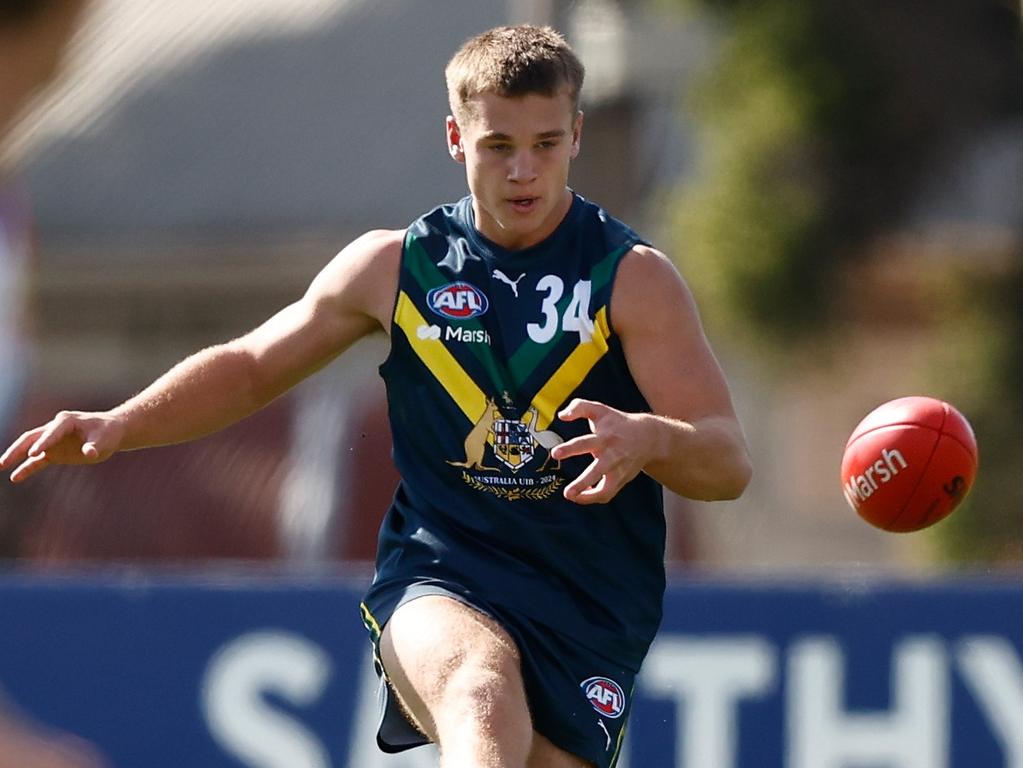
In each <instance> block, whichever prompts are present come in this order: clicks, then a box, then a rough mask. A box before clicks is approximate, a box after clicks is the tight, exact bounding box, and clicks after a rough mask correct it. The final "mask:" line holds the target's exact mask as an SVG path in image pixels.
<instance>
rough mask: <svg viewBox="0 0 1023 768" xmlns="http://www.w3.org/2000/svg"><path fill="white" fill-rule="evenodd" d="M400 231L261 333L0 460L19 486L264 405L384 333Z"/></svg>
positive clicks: (353, 254)
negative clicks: (46, 472)
mask: <svg viewBox="0 0 1023 768" xmlns="http://www.w3.org/2000/svg"><path fill="white" fill-rule="evenodd" d="M402 237H403V233H402V232H400V231H393V232H392V231H376V232H370V233H368V234H366V235H364V236H362V237H361V238H359V239H358V240H356V241H354V242H353V243H352V244H350V245H349V246H348V247H346V248H345V249H344V250H343V251H341V253H339V254H338V255H337V256H336V257H335V258H334V259H333V260H332V261H331V262H330V263H329V264H328V265H327V266H326V267H324V269H323V270H322V271H321V272H320V274H318V275H317V276H316V278H315V279H314V280H313V282H312V284H311V285H310V286H309V289H308V290H307V291H306V293H305V295H304V296H303V297H302V298H301V299H299V300H298V301H296V302H295V303H293V304H291V305H289V306H287V307H285V308H284V309H282V310H281V311H279V312H278V313H277V314H275V315H274V316H273V317H271V318H270V319H269V320H267V321H266V322H265V323H263V324H262V325H260V326H259V327H258V328H256V329H255V330H253V331H251V332H249V333H247V334H245V335H244V336H241V337H239V338H237V339H234V340H233V341H229V342H226V343H224V344H219V345H217V346H213V347H209V348H208V349H204V350H202V351H200V352H197V353H196V354H194V355H192V356H190V357H188V358H186V359H185V360H183V361H182V362H180V363H178V364H177V365H176V366H174V367H173V368H172V369H171V370H169V371H168V372H167V373H165V374H164V375H163V376H161V377H160V378H158V379H157V380H156V381H155V382H153V383H152V384H150V385H149V386H148V387H146V388H145V389H144V390H143V391H142V392H140V393H139V394H137V395H135V396H134V397H132V398H130V399H129V400H127V401H125V402H124V403H122V404H121V405H119V406H117V407H116V408H113V409H111V410H109V411H103V412H95V413H86V412H80V411H62V412H60V413H58V414H57V415H56V416H55V417H54V418H53V419H52V420H50V421H49V422H48V423H46V424H43V425H41V426H39V427H36V428H35V429H31V430H29V431H27V432H25V433H24V434H23V435H21V437H19V438H18V439H17V440H15V441H14V442H13V443H12V444H11V446H10V447H9V448H8V449H7V450H6V451H5V452H4V453H3V455H2V456H0V471H6V470H13V471H12V472H11V481H12V482H21V481H22V480H25V479H27V478H28V477H31V476H32V475H33V474H35V473H36V472H39V471H40V470H42V469H43V468H45V467H47V466H49V465H51V464H94V463H97V462H100V461H103V460H105V459H107V458H109V457H110V456H111V455H112V454H114V453H116V452H117V451H126V450H133V449H136V448H145V447H149V446H156V445H167V444H171V443H180V442H185V441H187V440H193V439H195V438H198V437H202V436H204V435H207V434H210V433H212V432H215V431H217V430H219V429H222V428H224V427H226V426H228V425H230V424H233V423H234V422H236V421H238V420H240V419H242V418H244V417H245V416H248V415H249V414H251V413H253V412H255V411H256V410H258V409H260V408H262V407H263V406H265V405H266V404H268V403H269V402H271V401H272V400H273V399H275V398H276V397H278V396H279V395H281V394H283V393H284V392H286V391H287V390H288V389H290V388H291V387H292V386H294V385H295V384H297V383H298V382H299V381H301V380H302V379H304V378H306V377H307V376H309V375H310V374H312V373H314V372H315V371H317V370H319V369H320V368H322V367H323V366H324V365H326V364H327V363H328V362H329V361H330V360H332V359H333V358H334V357H336V356H337V355H339V354H340V353H341V352H343V351H344V350H345V349H347V348H348V347H349V346H350V345H351V344H352V343H354V342H355V341H356V340H358V339H359V338H361V337H363V336H366V335H368V334H369V333H372V332H373V331H374V330H379V329H380V328H381V327H383V328H386V327H387V319H388V317H389V315H390V310H391V307H392V305H393V301H394V293H395V286H396V285H397V270H398V263H399V260H400V254H401V242H402Z"/></svg>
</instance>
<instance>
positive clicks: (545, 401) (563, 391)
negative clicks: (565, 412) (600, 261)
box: [532, 307, 611, 429]
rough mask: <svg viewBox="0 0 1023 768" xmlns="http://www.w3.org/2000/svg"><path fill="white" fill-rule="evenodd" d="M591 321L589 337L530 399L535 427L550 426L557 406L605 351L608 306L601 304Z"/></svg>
mask: <svg viewBox="0 0 1023 768" xmlns="http://www.w3.org/2000/svg"><path fill="white" fill-rule="evenodd" d="M594 320H595V322H594V323H593V336H592V338H591V339H589V340H588V341H580V342H579V346H577V347H576V348H575V349H574V350H572V353H571V354H570V355H569V356H568V357H566V358H565V362H563V363H562V364H561V367H559V368H558V370H556V371H555V372H554V375H553V376H551V377H550V378H549V379H548V380H547V383H546V384H544V385H543V387H541V389H540V391H539V392H537V393H536V397H534V398H533V402H532V405H533V407H535V408H536V411H537V420H536V424H535V425H534V428H535V429H547V427H548V426H550V423H551V422H552V421H554V417H555V415H556V414H557V408H558V407H559V406H560V405H561V404H562V403H563V402H565V400H566V399H567V398H568V396H569V395H571V394H572V392H574V391H575V389H576V387H578V386H579V385H580V384H582V383H583V379H585V378H586V376H587V375H588V374H589V372H590V371H591V370H593V366H595V365H596V364H597V362H598V361H599V360H600V358H602V357H603V356H604V355H605V354H606V353H607V350H608V346H607V340H608V339H609V338H611V326H610V325H608V322H607V307H601V308H600V310H599V311H598V312H597V315H596V317H595V318H594Z"/></svg>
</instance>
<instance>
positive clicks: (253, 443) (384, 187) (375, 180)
mask: <svg viewBox="0 0 1023 768" xmlns="http://www.w3.org/2000/svg"><path fill="white" fill-rule="evenodd" d="M512 21H534V22H540V23H552V24H555V25H557V26H558V27H560V28H562V29H565V30H566V31H567V33H568V34H569V36H570V37H571V38H572V39H573V42H574V43H575V44H576V45H577V46H578V47H579V50H580V53H581V54H582V56H583V58H584V59H585V61H586V63H587V65H588V66H589V68H590V77H589V85H588V90H587V93H586V94H585V98H586V102H587V103H586V109H587V123H586V135H585V140H584V142H585V147H586V150H585V151H584V153H583V159H581V160H580V162H579V163H578V165H577V167H576V170H575V176H574V179H573V181H574V183H575V185H576V186H577V187H578V188H579V189H580V190H582V191H583V192H584V193H585V194H587V195H588V196H590V197H593V198H594V199H597V200H599V201H600V202H602V203H603V204H604V205H605V206H606V207H608V208H609V209H610V210H612V211H613V212H615V213H616V214H617V215H620V216H622V217H624V218H628V219H630V220H633V221H635V220H636V219H639V218H641V217H642V216H643V214H644V212H645V205H644V202H645V200H646V199H647V198H648V197H649V196H650V195H651V194H652V193H653V192H654V191H655V190H657V189H658V188H659V187H660V186H661V185H662V184H664V183H667V182H669V181H670V180H671V179H672V178H673V175H674V173H675V172H676V171H677V168H678V166H679V162H680V160H679V158H680V154H679V152H678V147H677V146H672V142H673V141H676V137H675V131H676V125H675V121H674V112H673V109H672V105H671V102H670V99H667V100H666V99H665V97H666V96H670V94H671V93H672V91H673V90H674V85H675V83H676V82H677V79H678V76H679V73H680V72H681V71H682V70H684V68H685V67H686V66H688V65H691V64H692V63H693V62H694V61H695V58H694V56H695V55H696V54H697V53H698V51H699V48H698V47H696V46H695V42H699V41H700V40H702V39H703V38H702V37H701V36H696V37H694V38H693V40H694V45H693V46H689V47H688V48H687V50H689V51H690V56H689V57H688V58H687V57H678V56H675V55H673V54H672V50H673V47H672V46H669V45H665V46H662V50H663V52H664V53H663V55H661V56H655V55H654V56H652V55H649V53H650V51H647V55H644V56H642V57H635V56H628V55H627V51H628V50H629V49H630V48H632V49H634V50H635V49H636V46H635V43H636V39H637V37H639V36H641V35H646V36H649V35H656V36H658V37H660V38H662V39H663V38H664V36H665V35H666V34H667V35H671V34H673V33H674V34H675V35H676V37H677V36H678V35H679V34H690V33H689V31H688V30H687V29H686V28H684V27H683V26H682V25H681V24H679V23H677V22H676V23H674V24H673V25H668V26H666V25H665V23H664V21H663V20H659V19H657V18H650V17H647V16H643V15H635V17H634V18H632V19H630V18H629V17H627V16H626V14H625V12H624V11H623V10H622V9H620V8H619V7H618V6H617V4H615V3H611V2H605V1H602V2H589V3H560V2H503V1H500V2H499V1H497V0H493V1H491V2H477V1H475V0H473V1H471V2H470V1H469V0H443V1H441V2H433V3H410V2H404V1H402V0H373V1H372V2H370V1H369V0H259V1H257V2H254V1H253V0H245V1H244V2H241V1H240V0H239V1H236V2H224V3H214V4H209V3H203V2H197V1H193V2H185V3H173V4H169V5H168V4H156V3H138V2H133V1H132V0H98V2H96V3H95V4H94V5H93V6H92V8H91V13H90V16H89V17H88V18H87V19H86V23H85V27H84V29H83V30H82V32H81V34H80V35H79V37H78V39H77V41H76V44H75V46H74V48H73V49H72V51H71V53H70V61H69V65H68V71H67V73H66V74H65V76H64V78H63V79H62V81H61V82H60V83H59V84H58V87H57V88H56V89H55V91H54V92H52V93H50V94H48V96H47V98H46V99H45V100H44V101H43V103H41V104H40V105H39V106H38V108H37V109H36V111H35V112H34V113H33V115H32V116H31V117H30V119H29V120H27V121H26V122H25V123H24V124H23V125H22V126H21V127H20V129H19V131H17V132H16V133H15V135H14V136H13V137H12V138H11V140H10V141H9V142H8V143H7V146H6V153H5V154H6V157H7V159H8V160H11V161H14V162H16V163H17V164H18V166H19V167H20V169H21V173H22V174H23V176H24V178H25V181H26V184H27V186H28V188H29V192H30V194H31V199H32V202H33V205H34V209H35V216H36V218H37V220H38V226H39V231H40V249H39V254H38V263H39V270H38V278H37V282H36V286H35V292H34V310H35V316H36V322H37V325H38V347H37V350H36V367H35V370H34V376H33V379H34V382H35V383H34V385H33V387H32V393H33V396H32V398H31V400H30V402H29V403H28V405H27V407H26V413H25V414H24V416H23V421H24V422H25V423H31V422H34V421H35V420H37V419H39V418H45V417H46V416H48V414H49V413H50V412H51V411H52V410H53V409H54V408H59V407H70V405H71V404H72V403H73V404H74V406H75V407H89V406H95V407H100V406H106V405H108V404H110V403H112V402H116V401H118V400H120V399H122V398H123V397H125V396H127V395H130V394H131V393H132V392H134V391H137V390H138V389H139V388H141V387H142V386H144V385H145V384H146V383H147V382H148V381H149V380H151V379H152V378H153V377H155V376H156V375H158V374H159V373H161V372H162V371H164V370H166V369H167V368H168V367H169V366H170V365H171V364H172V363H173V362H175V361H176V360H178V359H181V358H182V357H184V356H185V355H187V354H188V353H189V352H191V351H193V350H195V349H197V348H200V347H202V346H205V345H208V344H211V343H214V342H217V341H220V340H223V339H226V338H229V337H231V336H234V335H237V334H238V333H241V332H243V331H245V330H247V329H249V328H250V327H252V326H253V325H254V324H255V323H257V322H259V321H261V320H262V319H264V318H265V317H267V316H268V315H269V314H270V313H272V312H273V311H275V310H276V309H278V308H280V307H282V306H284V305H285V304H286V303H288V302H290V301H292V300H294V299H295V298H297V297H298V296H299V295H300V294H301V292H302V291H303V289H304V288H305V286H306V285H307V284H308V282H309V280H310V278H311V277H312V276H313V275H314V274H315V273H316V271H317V270H318V269H319V268H320V267H321V266H322V265H323V264H325V263H326V261H327V260H329V259H330V258H331V256H332V255H333V254H334V253H335V252H336V251H337V250H339V249H340V248H341V247H342V246H343V245H344V244H345V243H346V242H348V241H349V240H350V239H351V238H352V237H353V236H355V235H357V234H359V233H361V232H363V231H365V230H367V229H370V228H378V227H389V228H394V227H401V226H404V224H406V223H407V222H408V221H410V220H411V219H412V218H414V217H415V216H416V215H418V214H419V213H421V212H422V211H424V210H426V209H428V208H429V207H431V206H433V205H435V204H437V203H440V202H444V201H448V200H454V199H457V198H458V197H460V196H462V195H463V194H464V191H465V181H464V172H463V169H462V168H461V167H460V166H458V165H456V164H454V163H452V162H451V161H450V159H449V158H448V156H447V153H446V152H445V151H444V148H443V144H442V142H443V141H444V132H443V125H444V117H445V115H446V114H447V111H448V110H447V103H446V93H445V89H444V81H443V68H444V65H445V63H446V61H447V58H448V57H449V56H450V54H451V53H452V52H453V51H454V50H455V49H456V48H457V47H458V45H460V43H461V42H462V41H463V40H465V39H466V38H468V37H470V36H471V35H473V34H475V33H477V32H478V31H480V30H482V29H485V28H487V27H490V26H494V25H497V24H501V23H508V22H512ZM643 131H646V133H644V132H643ZM666 146H667V148H668V150H669V151H668V153H667V154H666V153H665V152H664V149H665V147H666ZM383 354H385V347H384V343H383V341H382V339H379V340H376V341H373V340H370V341H368V342H366V343H364V344H362V345H361V347H360V348H358V349H356V350H353V351H352V352H350V353H349V354H347V355H345V356H344V357H343V358H342V359H341V360H340V361H339V362H338V363H336V364H335V365H333V366H331V367H330V368H329V369H328V370H326V371H324V372H323V373H321V374H320V375H319V376H318V377H316V378H315V379H313V380H311V381H309V382H308V383H306V384H305V385H303V386H301V387H300V388H299V389H298V390H297V391H296V392H295V393H293V394H291V395H289V396H287V397H286V398H284V399H283V400H282V402H280V403H277V404H274V405H273V406H271V407H270V408H269V409H267V411H266V412H264V413H261V414H258V415H257V416H255V417H253V418H252V419H250V420H249V421H248V422H246V423H244V424H241V425H238V426H237V427H236V428H234V429H231V430H228V431H227V432H225V433H223V434H221V435H217V436H214V437H212V438H210V439H208V440H204V441H201V442H199V443H196V444H194V445H191V446H179V447H173V448H167V449H162V450H160V451H154V452H143V453H139V454H128V455H120V456H118V457H115V458H114V459H113V460H112V461H111V462H109V463H107V464H105V465H103V466H101V467H96V468H89V469H84V470H78V469H61V470H59V472H54V473H53V475H51V477H50V478H49V479H48V480H46V481H44V482H41V483H33V484H30V485H31V487H25V488H18V489H17V490H16V496H17V498H16V501H15V503H14V506H15V507H17V509H18V511H17V512H16V513H14V512H12V513H11V514H17V515H19V516H21V518H23V519H22V525H21V526H19V527H18V530H19V531H20V536H21V539H20V546H21V551H22V552H23V554H25V555H29V556H34V557H37V558H43V559H52V560H62V559H69V558H82V557H84V558H100V559H106V558H126V557H127V558H132V557H142V558H156V559H163V560H174V559H179V558H192V557H218V556H233V557H243V558H257V559H263V558H275V557H277V556H278V555H285V556H289V557H291V558H294V559H296V560H299V561H302V562H322V561H324V560H330V559H334V558H338V557H341V558H353V557H354V558H365V557H368V556H370V555H371V553H372V551H373V549H374V546H375V533H376V524H377V521H378V520H379V517H380V514H381V513H382V512H383V510H384V508H385V507H386V505H387V504H388V502H389V500H390V495H391V493H392V490H393V487H394V483H395V479H396V478H395V474H394V470H393V468H392V467H391V466H390V461H389V436H388V434H387V431H386V421H385V418H384V404H383V394H382V386H381V385H380V383H379V380H378V378H377V375H376V371H375V368H376V365H377V364H378V363H379V362H380V360H381V359H382V356H383ZM29 508H31V509H32V510H33V512H32V513H31V514H26V513H25V512H24V510H25V509H29ZM685 540H686V537H680V538H679V542H680V544H679V551H681V550H682V549H683V548H684V545H683V544H682V543H681V542H683V541H685Z"/></svg>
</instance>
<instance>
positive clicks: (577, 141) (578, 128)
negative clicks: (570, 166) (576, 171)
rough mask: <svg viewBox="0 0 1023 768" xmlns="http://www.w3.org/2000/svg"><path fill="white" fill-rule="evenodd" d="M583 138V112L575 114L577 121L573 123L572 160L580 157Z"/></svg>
mask: <svg viewBox="0 0 1023 768" xmlns="http://www.w3.org/2000/svg"><path fill="white" fill-rule="evenodd" d="M582 138H583V112H582V110H579V111H578V112H576V113H575V120H574V121H572V159H573V160H574V159H575V158H576V157H577V156H578V155H579V147H580V146H581V142H582Z"/></svg>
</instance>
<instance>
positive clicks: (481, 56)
mask: <svg viewBox="0 0 1023 768" xmlns="http://www.w3.org/2000/svg"><path fill="white" fill-rule="evenodd" d="M584 74H585V70H584V68H583V64H582V62H581V61H579V57H578V56H576V54H575V51H573V50H572V48H571V46H569V44H568V43H567V42H566V41H565V38H564V37H562V36H561V35H560V34H559V33H558V32H556V31H555V30H553V29H551V28H550V27H538V26H533V25H529V24H525V25H520V26H514V27H495V28H493V29H490V30H487V31H486V32H483V33H482V34H479V35H477V36H476V37H473V38H471V39H470V40H468V41H466V42H465V44H464V45H463V46H462V47H461V48H459V49H458V51H457V53H455V55H454V56H452V57H451V61H449V62H448V66H447V68H446V69H445V70H444V77H445V80H446V81H447V86H448V103H449V104H450V105H451V114H452V115H454V117H455V119H456V120H458V121H459V122H463V121H465V120H468V119H470V118H471V117H472V115H471V113H470V112H469V109H468V102H469V101H470V100H471V99H472V98H474V97H475V96H478V95H480V94H481V93H494V94H497V95H498V96H512V97H514V96H525V95H527V94H534V93H535V94H540V95H543V96H555V95H557V94H558V92H559V91H561V90H562V89H565V90H567V92H568V95H569V97H570V98H571V100H572V112H573V114H575V112H576V111H578V109H579V93H580V91H581V90H582V87H583V76H584Z"/></svg>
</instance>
